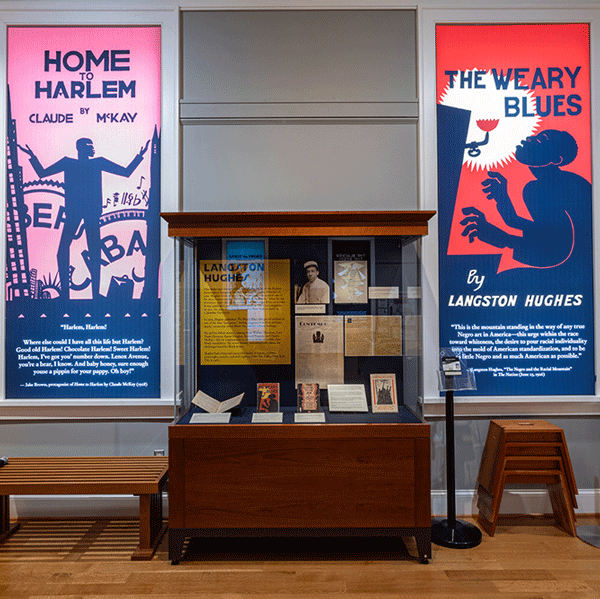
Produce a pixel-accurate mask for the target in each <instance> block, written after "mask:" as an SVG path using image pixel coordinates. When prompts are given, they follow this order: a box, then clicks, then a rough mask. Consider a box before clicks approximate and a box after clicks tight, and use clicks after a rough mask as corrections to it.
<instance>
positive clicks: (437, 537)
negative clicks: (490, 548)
mask: <svg viewBox="0 0 600 599" xmlns="http://www.w3.org/2000/svg"><path fill="white" fill-rule="evenodd" d="M431 541H432V543H435V544H436V545H441V546H442V547H450V548H454V549H470V548H471V547H477V545H479V543H481V531H480V530H479V529H478V528H477V526H474V525H473V524H470V523H469V522H463V521H462V520H456V523H455V525H454V526H450V525H449V524H448V520H447V519H443V520H442V519H441V518H434V519H433V520H432V521H431Z"/></svg>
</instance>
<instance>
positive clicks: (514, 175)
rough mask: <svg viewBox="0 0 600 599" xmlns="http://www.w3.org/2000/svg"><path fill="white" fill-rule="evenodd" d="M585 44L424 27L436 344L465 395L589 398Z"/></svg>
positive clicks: (526, 34)
mask: <svg viewBox="0 0 600 599" xmlns="http://www.w3.org/2000/svg"><path fill="white" fill-rule="evenodd" d="M589 36H590V30H589V25H588V24H582V23H570V24H469V25H450V24H449V25H438V26H437V27H436V60H437V67H436V68H437V73H436V76H437V123H438V136H437V139H438V208H439V265H440V269H439V272H440V278H439V292H440V295H439V299H440V347H444V348H451V349H452V350H454V352H455V353H457V354H459V355H461V357H462V358H463V359H464V361H465V362H466V363H467V365H468V366H469V367H472V368H473V369H474V370H475V373H476V379H477V390H476V391H472V392H465V394H475V395H483V396H486V395H489V396H499V395H500V396H519V395H522V396H532V395H539V396H544V395H590V394H594V393H595V373H594V321H593V299H594V298H593V268H592V261H593V243H592V185H591V184H592V179H591V174H592V169H591V128H590V38H589ZM457 40H460V43H457Z"/></svg>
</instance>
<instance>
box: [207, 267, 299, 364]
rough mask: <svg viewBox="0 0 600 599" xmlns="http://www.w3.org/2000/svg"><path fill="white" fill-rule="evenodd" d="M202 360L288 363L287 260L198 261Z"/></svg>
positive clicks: (208, 362)
mask: <svg viewBox="0 0 600 599" xmlns="http://www.w3.org/2000/svg"><path fill="white" fill-rule="evenodd" d="M199 276H200V327H201V329H200V330H201V338H200V363H201V364H202V365H203V366H216V365H242V364H252V365H259V364H289V363H290V362H291V329H290V317H289V313H290V292H289V288H290V265H289V261H288V260H264V261H256V262H251V261H249V262H247V263H242V262H238V261H227V260H202V261H201V262H200V273H199Z"/></svg>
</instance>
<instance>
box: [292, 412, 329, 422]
mask: <svg viewBox="0 0 600 599" xmlns="http://www.w3.org/2000/svg"><path fill="white" fill-rule="evenodd" d="M294 422H297V423H307V422H311V423H317V424H322V423H324V422H325V412H302V413H298V412H296V413H295V414H294Z"/></svg>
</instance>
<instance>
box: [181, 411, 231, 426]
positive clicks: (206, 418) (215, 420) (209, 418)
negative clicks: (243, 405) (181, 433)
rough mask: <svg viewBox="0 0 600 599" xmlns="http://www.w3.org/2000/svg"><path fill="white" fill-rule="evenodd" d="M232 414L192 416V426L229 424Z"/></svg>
mask: <svg viewBox="0 0 600 599" xmlns="http://www.w3.org/2000/svg"><path fill="white" fill-rule="evenodd" d="M230 420H231V412H219V413H217V414H192V417H191V418H190V424H229V421H230Z"/></svg>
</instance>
